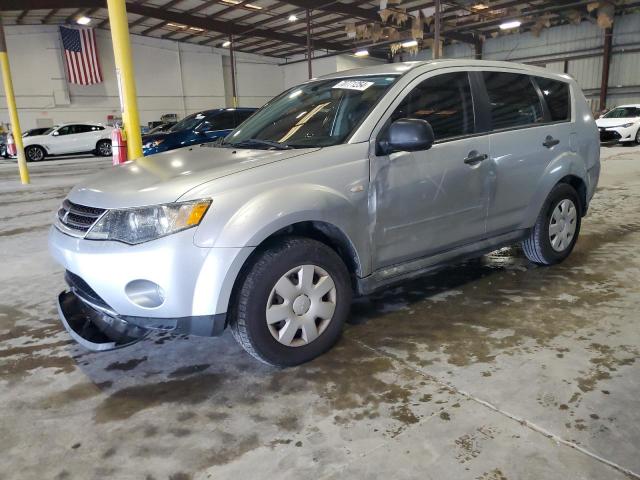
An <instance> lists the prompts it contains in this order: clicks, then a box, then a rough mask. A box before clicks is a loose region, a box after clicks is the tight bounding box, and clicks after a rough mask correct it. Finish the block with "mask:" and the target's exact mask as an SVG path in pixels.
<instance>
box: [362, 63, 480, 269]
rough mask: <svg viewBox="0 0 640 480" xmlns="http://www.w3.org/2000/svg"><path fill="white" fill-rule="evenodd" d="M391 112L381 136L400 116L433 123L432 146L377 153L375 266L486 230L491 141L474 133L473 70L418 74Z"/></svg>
mask: <svg viewBox="0 0 640 480" xmlns="http://www.w3.org/2000/svg"><path fill="white" fill-rule="evenodd" d="M407 90H408V93H407V94H406V96H405V97H404V98H403V99H401V100H399V103H398V104H397V105H396V106H395V107H394V109H393V110H392V112H393V113H392V114H391V115H390V116H389V118H388V119H387V121H386V123H385V126H384V127H383V128H382V130H381V131H380V134H379V135H378V138H379V139H380V138H384V135H385V129H386V128H387V127H388V125H390V123H392V122H393V121H395V120H398V119H400V118H418V119H424V120H426V121H428V122H429V123H430V124H431V126H432V128H433V131H434V134H435V139H436V143H435V144H434V145H433V146H432V147H431V149H429V150H425V151H419V152H396V153H392V154H390V155H377V154H376V155H374V156H373V158H372V161H371V164H372V175H371V177H372V183H371V187H372V189H373V199H374V201H375V222H374V224H375V228H374V233H373V234H374V243H375V248H374V258H373V263H374V268H382V267H386V266H389V265H393V264H397V263H401V262H403V261H407V260H412V259H416V258H420V257H424V256H428V255H431V254H435V253H438V252H441V251H444V250H447V249H450V248H454V247H456V246H458V245H462V244H465V243H470V242H472V241H474V240H478V239H480V238H482V237H484V235H485V231H486V225H485V222H486V213H487V204H488V200H489V188H490V178H489V174H488V168H489V167H488V162H487V161H486V160H487V159H488V154H489V139H488V137H487V136H486V135H483V134H480V133H478V132H477V131H476V126H475V121H474V106H473V100H472V94H471V87H470V82H469V76H468V74H467V73H466V72H452V73H442V74H438V75H435V76H434V74H431V76H430V77H429V78H426V79H417V80H416V81H415V82H414V83H413V84H412V85H410V86H409V87H408V89H407Z"/></svg>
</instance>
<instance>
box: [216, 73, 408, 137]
mask: <svg viewBox="0 0 640 480" xmlns="http://www.w3.org/2000/svg"><path fill="white" fill-rule="evenodd" d="M396 78H397V77H395V76H388V75H387V76H371V77H353V78H341V79H332V80H320V81H317V82H313V83H309V84H305V85H301V86H298V87H295V88H292V89H291V90H288V91H287V92H284V93H283V94H281V95H279V96H278V97H276V98H275V99H273V100H272V101H270V102H269V103H267V104H266V105H265V106H264V107H262V108H261V109H260V110H258V112H256V113H255V114H254V115H253V116H252V117H251V118H249V119H248V120H247V121H246V122H244V123H243V124H242V125H240V126H239V127H238V128H237V129H235V130H234V131H233V132H231V133H230V134H229V136H228V137H227V138H226V139H225V140H224V142H223V143H222V144H223V145H225V144H226V145H230V146H233V147H247V148H305V147H328V146H331V145H337V144H340V143H343V142H344V141H346V140H347V139H348V138H349V136H350V135H351V133H352V132H353V131H354V130H355V128H356V127H357V126H358V125H359V124H360V122H361V121H362V120H363V119H364V118H365V116H366V115H367V113H368V112H369V111H370V110H371V108H372V107H373V106H374V105H375V104H376V102H377V101H378V100H379V99H380V98H381V97H382V95H383V94H384V93H385V92H386V91H387V89H388V88H389V86H390V85H391V84H392V83H393V82H394V81H395V80H396Z"/></svg>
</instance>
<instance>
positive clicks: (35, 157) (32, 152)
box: [24, 145, 47, 162]
mask: <svg viewBox="0 0 640 480" xmlns="http://www.w3.org/2000/svg"><path fill="white" fill-rule="evenodd" d="M24 155H25V157H27V161H29V162H41V161H42V160H44V157H46V156H47V152H45V151H44V148H42V147H39V146H37V145H30V146H28V147H27V148H25V149H24Z"/></svg>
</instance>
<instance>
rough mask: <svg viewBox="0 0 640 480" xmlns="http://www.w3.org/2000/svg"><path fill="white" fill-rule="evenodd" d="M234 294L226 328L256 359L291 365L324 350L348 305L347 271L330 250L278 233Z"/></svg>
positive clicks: (334, 338)
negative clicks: (276, 237) (228, 328)
mask: <svg viewBox="0 0 640 480" xmlns="http://www.w3.org/2000/svg"><path fill="white" fill-rule="evenodd" d="M240 282H241V284H240V285H239V286H238V288H237V291H236V293H235V295H234V297H235V298H234V305H233V306H232V311H231V318H230V328H231V332H232V333H233V336H234V337H235V339H236V340H237V341H238V343H239V344H240V345H241V346H242V347H243V348H244V349H245V350H246V351H247V352H248V353H250V354H251V355H253V356H254V357H255V358H257V359H258V360H260V361H262V362H264V363H267V364H270V365H275V366H282V367H284V366H293V365H299V364H301V363H304V362H308V361H309V360H311V359H313V358H315V357H317V356H319V355H321V354H322V353H324V352H326V351H327V350H329V349H330V348H331V347H332V346H333V345H334V344H335V343H336V341H337V340H338V338H339V337H340V334H341V333H342V327H343V324H344V322H345V320H346V318H347V315H348V314H349V307H350V304H351V295H352V291H351V283H350V279H349V272H348V271H347V268H346V267H345V265H344V263H343V261H342V260H341V258H340V257H339V256H338V255H337V254H336V252H335V251H333V250H332V249H331V248H329V247H328V246H326V245H325V244H323V243H320V242H318V241H315V240H312V239H308V238H302V237H280V238H278V239H276V240H274V241H273V242H272V243H271V246H269V247H268V248H266V249H265V250H263V251H262V252H260V253H258V254H257V256H256V257H255V258H254V259H253V261H252V263H251V264H250V266H249V268H248V270H247V272H246V274H245V275H244V276H243V278H242V279H241V280H240Z"/></svg>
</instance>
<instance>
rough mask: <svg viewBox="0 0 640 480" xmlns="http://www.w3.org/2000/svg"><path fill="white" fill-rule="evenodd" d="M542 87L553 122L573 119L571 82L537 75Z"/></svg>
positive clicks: (537, 81) (537, 80) (539, 84)
mask: <svg viewBox="0 0 640 480" xmlns="http://www.w3.org/2000/svg"><path fill="white" fill-rule="evenodd" d="M535 81H536V83H537V84H538V87H540V91H541V92H542V97H543V98H544V101H545V102H546V104H547V110H549V115H550V117H551V119H550V120H551V121H552V122H562V121H566V120H570V119H571V108H570V105H571V103H570V100H571V96H570V94H569V84H568V83H565V82H559V81H557V80H551V79H549V78H543V77H535Z"/></svg>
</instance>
